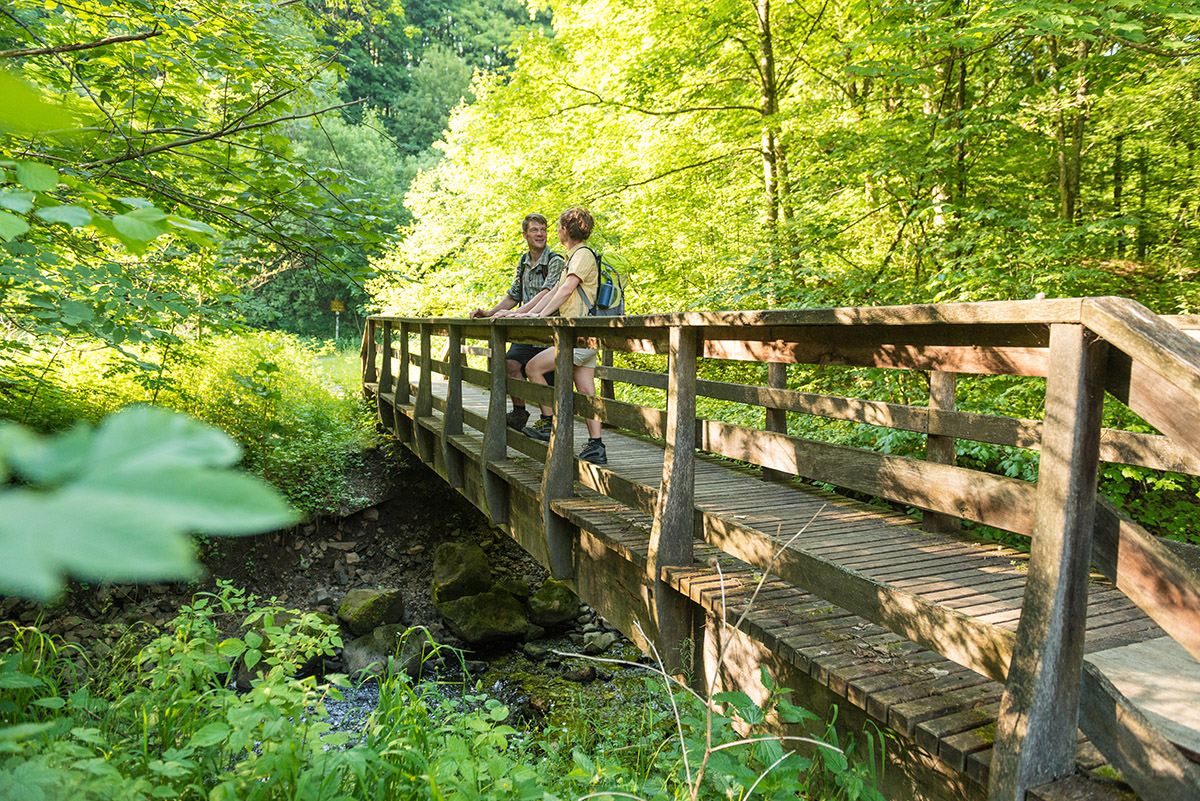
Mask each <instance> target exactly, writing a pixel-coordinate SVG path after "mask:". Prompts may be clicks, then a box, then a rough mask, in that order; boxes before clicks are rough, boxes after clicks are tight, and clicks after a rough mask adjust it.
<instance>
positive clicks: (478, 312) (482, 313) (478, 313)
mask: <svg viewBox="0 0 1200 801" xmlns="http://www.w3.org/2000/svg"><path fill="white" fill-rule="evenodd" d="M491 316H493V315H491V314H489V313H488V310H487V309H471V314H470V315H469V317H470V318H471V319H472V320H474V319H475V318H476V317H491Z"/></svg>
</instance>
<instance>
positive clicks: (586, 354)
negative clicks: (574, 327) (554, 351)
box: [574, 348, 600, 370]
mask: <svg viewBox="0 0 1200 801" xmlns="http://www.w3.org/2000/svg"><path fill="white" fill-rule="evenodd" d="M599 352H600V351H598V350H592V349H591V348H576V349H575V356H574V362H575V366H576V367H591V368H592V369H593V370H594V369H596V354H597V353H599Z"/></svg>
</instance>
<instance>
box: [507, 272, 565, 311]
mask: <svg viewBox="0 0 1200 801" xmlns="http://www.w3.org/2000/svg"><path fill="white" fill-rule="evenodd" d="M577 286H579V276H578V275H575V274H574V273H569V274H568V275H567V276H566V277H565V278H563V280H561V281H559V282H558V286H556V287H554V291H553V292H547V293H546V295H545V297H543V298H542V299H541V300H540V301H538V304H537V305H536V306H534V307H533V308H532V309H530V310H529V311H527V312H524V313H522V314H520V315H516V314H510V315H508V316H509V317H518V316H520V317H548V316H550V315H551V314H553V313H554V312H556V311H558V307H559V306H561V305H562V304H563V301H565V300H566V299H567V298H569V297H571V293H572V292H574V291H575V287H577Z"/></svg>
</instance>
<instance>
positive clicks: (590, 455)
mask: <svg viewBox="0 0 1200 801" xmlns="http://www.w3.org/2000/svg"><path fill="white" fill-rule="evenodd" d="M579 458H580V459H582V460H583V461H585V462H591V463H592V464H608V454H607V453H606V452H605V450H604V443H603V442H588V444H587V447H586V448H584V449H583V450H581V451H580V452H579Z"/></svg>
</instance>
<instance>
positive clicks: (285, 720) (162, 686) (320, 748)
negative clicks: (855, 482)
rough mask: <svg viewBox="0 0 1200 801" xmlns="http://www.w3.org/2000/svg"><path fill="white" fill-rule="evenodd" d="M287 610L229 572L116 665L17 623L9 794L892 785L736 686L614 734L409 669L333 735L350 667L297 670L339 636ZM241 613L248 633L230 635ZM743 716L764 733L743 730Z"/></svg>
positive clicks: (3, 710)
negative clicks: (736, 691) (525, 719)
mask: <svg viewBox="0 0 1200 801" xmlns="http://www.w3.org/2000/svg"><path fill="white" fill-rule="evenodd" d="M282 612H283V610H280V609H278V608H275V607H270V606H263V605H262V604H260V603H259V602H258V601H257V600H256V599H254V598H253V597H249V596H246V595H245V594H244V593H242V592H240V591H238V590H234V589H232V588H230V587H229V586H228V585H223V586H222V587H221V589H220V591H219V592H217V593H215V594H201V595H197V596H196V597H195V599H194V600H193V602H192V603H191V604H189V605H188V606H186V607H184V608H183V609H182V610H181V611H180V613H179V615H178V616H177V617H176V618H175V619H174V620H173V621H172V622H171V624H170V625H169V626H168V627H167V628H166V630H164V631H163V632H161V633H158V634H157V635H155V636H153V637H151V638H150V639H149V641H148V642H145V643H144V644H142V646H141V647H140V648H138V649H130V648H118V649H116V651H115V653H117V654H124V655H125V656H124V657H120V658H113V659H109V660H107V661H106V663H104V664H98V663H92V662H89V661H88V660H87V657H86V655H85V654H84V652H83V651H82V650H80V649H79V648H78V647H75V646H70V645H65V644H64V643H63V642H62V641H61V640H59V639H58V638H55V637H49V636H47V635H44V634H42V633H40V632H39V631H37V630H36V629H34V628H29V627H23V626H17V625H13V624H9V628H8V630H7V635H6V636H4V637H3V638H2V639H0V649H2V650H0V797H3V798H22V799H31V801H41V799H58V798H66V797H79V798H87V799H98V800H103V801H107V799H125V798H181V799H196V801H200V799H208V801H225V800H226V799H229V800H230V801H232V799H238V800H239V801H241V800H243V799H245V800H246V801H275V799H279V801H283V800H284V799H288V800H289V801H290V800H291V799H303V800H304V801H325V800H328V801H335V800H339V799H371V800H372V801H390V799H397V801H399V799H406V800H407V799H456V800H457V799H461V800H462V801H466V800H467V799H496V798H506V799H528V801H545V800H546V799H551V800H553V799H559V798H581V797H589V798H591V797H602V798H618V797H640V798H663V797H666V798H689V799H691V798H697V797H706V798H707V797H721V798H746V797H749V796H750V795H751V794H753V795H754V796H756V797H761V798H778V799H784V798H787V799H794V798H796V797H804V798H809V799H859V798H864V799H878V798H880V796H879V795H878V792H877V791H876V790H875V789H874V786H873V783H872V773H871V768H870V764H871V763H872V759H871V758H870V757H871V756H872V755H870V754H867V755H863V756H862V757H858V758H856V757H855V756H854V750H853V748H849V747H838V744H837V743H836V737H837V735H836V733H834V731H833V728H832V726H829V727H826V728H824V730H823V731H822V732H821V737H822V739H821V740H820V741H819V748H818V749H817V750H818V751H819V752H820V753H817V754H814V755H812V756H810V757H801V756H798V755H795V754H787V755H784V754H783V750H782V744H783V743H784V742H785V741H783V740H780V739H779V738H776V737H772V736H767V735H758V734H755V733H754V732H755V731H756V730H757V729H758V728H759V724H760V723H761V722H762V715H763V713H764V712H765V711H766V709H765V707H759V706H757V705H755V704H753V703H751V702H749V700H748V699H744V698H742V697H741V696H735V695H732V694H727V695H728V696H729V697H727V698H724V699H722V700H723V702H724V703H725V705H726V707H727V708H729V709H731V710H733V711H731V712H730V713H729V714H728V716H723V715H718V714H715V713H714V711H713V706H712V703H711V701H710V700H707V699H703V698H701V697H699V696H697V695H695V694H693V693H691V692H689V691H686V690H683V689H681V688H678V687H676V688H673V689H672V690H666V689H663V685H662V683H661V682H660V681H658V680H657V678H656V677H655V676H653V675H650V676H647V679H646V681H647V683H648V686H649V687H651V688H653V689H654V693H653V694H652V696H651V699H650V702H649V703H648V705H647V707H646V710H645V712H646V714H644V715H634V716H629V717H627V718H622V720H624V721H625V722H623V723H622V724H621V725H619V726H610V727H609V728H608V729H607V730H606V737H605V738H604V740H603V746H604V747H598V745H599V744H593V747H591V748H584V747H582V746H581V745H580V744H572V743H562V742H559V741H555V740H553V738H551V737H549V736H548V734H549V733H547V734H543V733H542V732H539V731H538V730H537V728H536V726H534V727H531V728H524V729H523V728H518V727H517V726H515V725H510V723H509V722H508V721H509V719H510V717H511V715H510V710H509V709H507V708H506V707H505V706H503V705H502V704H501V703H499V702H498V701H496V700H494V699H488V698H486V697H485V696H484V695H483V694H482V693H479V692H478V688H472V687H469V686H467V685H466V684H463V683H461V682H460V683H455V684H451V685H449V686H446V685H435V684H433V683H429V682H425V683H421V684H415V683H413V681H412V680H410V679H409V678H408V677H407V676H406V675H404V674H403V673H399V674H394V673H389V674H388V675H387V676H386V678H385V679H384V680H383V681H382V682H381V685H380V692H379V702H378V707H377V708H376V709H375V711H374V712H373V714H371V716H370V717H369V719H368V721H367V723H366V725H365V726H364V727H363V728H362V730H361V731H359V732H355V733H347V732H333V731H331V729H330V724H329V720H328V715H327V714H326V708H325V702H326V701H327V700H328V699H329V698H331V697H334V696H337V695H338V693H339V691H340V690H339V688H340V687H344V686H346V684H345V681H344V679H336V680H330V681H326V682H321V681H318V680H317V679H315V678H312V677H309V678H303V679H301V678H295V677H294V675H295V673H296V671H297V670H298V669H299V667H300V666H301V665H302V664H304V663H305V661H307V660H308V659H309V658H311V657H312V656H313V655H319V654H327V653H330V652H332V651H333V649H334V648H335V647H337V645H338V644H340V641H339V640H338V635H337V630H336V628H335V627H334V626H332V625H329V624H328V623H326V622H324V621H323V620H321V619H320V618H319V617H318V616H316V615H303V616H301V615H294V616H292V615H286V614H282ZM231 621H233V622H235V623H239V625H237V626H235V628H236V630H237V631H239V632H240V633H239V634H237V635H236V636H232V637H230V636H223V635H222V634H221V631H222V629H228V628H229V627H230V624H231ZM252 655H255V662H256V663H257V665H258V666H259V669H260V670H259V675H258V677H257V678H256V679H255V680H254V682H253V688H252V689H251V690H250V691H249V692H246V693H242V694H239V693H238V692H236V691H235V690H234V689H232V685H231V678H232V675H233V672H234V670H235V665H236V662H237V661H238V660H241V661H242V662H243V663H246V664H250V663H251V656H252ZM769 703H770V705H771V706H772V707H774V708H775V709H777V710H783V712H784V714H785V717H790V718H793V719H797V720H798V719H801V718H803V719H806V720H811V719H812V715H810V714H808V713H805V712H803V710H800V709H799V708H798V707H794V706H792V705H791V704H790V703H789V702H788V701H787V698H786V692H785V691H783V690H781V689H780V688H778V687H775V686H774V685H771V699H770V701H769ZM735 720H736V721H738V722H739V723H740V724H742V725H744V726H746V727H749V729H750V731H751V734H749V735H746V734H745V733H742V734H739V733H737V732H735V731H734V729H733V723H734V722H735ZM819 728H820V727H819ZM875 745H876V743H875V742H874V740H868V746H869V747H872V748H873V747H874V746H875ZM781 756H782V757H784V758H782V759H781V758H780V757H781ZM702 760H703V761H705V763H706V764H707V770H706V771H705V772H703V774H702V775H700V774H698V773H697V772H696V770H695V766H696V765H698V764H699V763H700V761H702ZM798 794H799V795H798Z"/></svg>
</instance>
